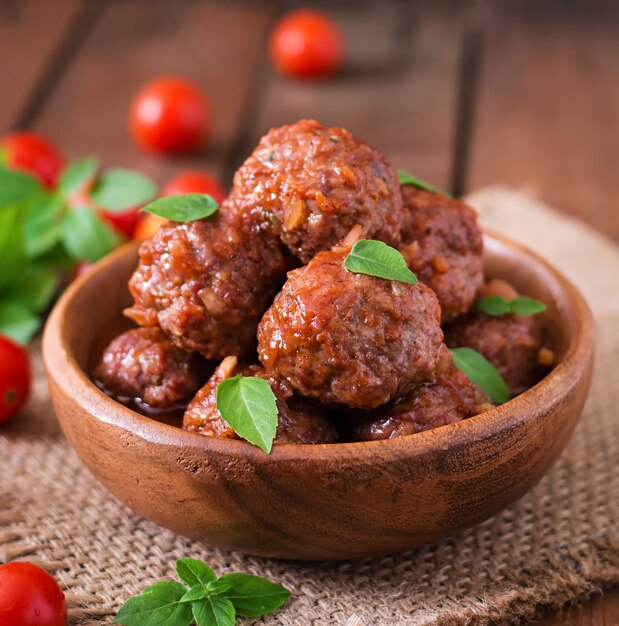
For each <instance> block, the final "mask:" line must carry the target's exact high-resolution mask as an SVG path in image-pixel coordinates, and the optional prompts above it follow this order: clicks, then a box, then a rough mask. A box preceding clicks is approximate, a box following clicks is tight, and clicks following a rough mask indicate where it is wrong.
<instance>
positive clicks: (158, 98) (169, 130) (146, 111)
mask: <svg viewBox="0 0 619 626" xmlns="http://www.w3.org/2000/svg"><path fill="white" fill-rule="evenodd" d="M129 128H130V130H131V134H132V135H133V138H134V139H135V141H136V142H137V143H138V145H140V146H142V147H143V148H145V149H147V150H151V151H154V152H191V151H193V150H195V149H197V148H199V147H200V146H201V145H202V144H203V143H204V141H205V140H206V138H207V135H208V133H209V130H210V112H209V105H208V102H207V99H206V96H205V95H204V94H203V93H202V91H201V90H200V89H199V88H198V87H197V86H196V85H194V84H193V83H191V82H189V81H188V80H185V79H183V78H178V77H173V76H170V77H162V78H157V79H155V80H153V81H151V82H150V83H147V84H146V85H145V86H144V87H142V89H141V90H140V91H139V92H138V94H137V96H136V97H135V99H134V101H133V104H132V105H131V111H130V113H129Z"/></svg>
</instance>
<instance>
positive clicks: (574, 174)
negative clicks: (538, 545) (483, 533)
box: [0, 0, 619, 626]
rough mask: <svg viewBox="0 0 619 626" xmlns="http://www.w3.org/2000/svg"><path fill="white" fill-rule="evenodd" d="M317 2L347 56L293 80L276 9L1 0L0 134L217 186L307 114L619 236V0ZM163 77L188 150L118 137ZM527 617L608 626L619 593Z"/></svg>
mask: <svg viewBox="0 0 619 626" xmlns="http://www.w3.org/2000/svg"><path fill="white" fill-rule="evenodd" d="M313 4H318V5H320V4H321V3H313ZM323 4H324V5H325V7H326V8H328V10H329V12H330V13H331V14H332V15H333V16H334V17H335V18H336V19H337V20H338V22H339V23H340V24H341V26H342V28H343V29H344V31H345V34H346V37H347V41H348V48H349V54H348V56H349V63H348V66H347V68H346V71H345V72H343V73H342V75H341V76H339V77H338V78H337V79H336V80H333V81H331V82H327V83H319V84H305V83H294V82H290V81H287V80H284V79H282V78H280V77H279V76H277V75H276V74H275V73H274V71H273V70H272V68H271V67H270V65H269V62H268V59H267V58H266V55H265V49H266V46H265V41H266V37H267V34H268V32H269V28H270V27H271V25H272V24H273V21H274V19H276V18H277V16H278V15H279V14H281V12H282V11H284V10H286V8H287V6H286V5H287V3H286V2H276V1H266V0H265V1H262V2H257V1H255V0H254V1H250V0H247V1H246V2H240V1H236V2H235V1H230V0H228V1H225V0H218V1H211V2H198V1H197V0H193V1H192V0H186V1H184V0H175V1H174V2H172V1H170V0H107V1H106V0H0V58H1V59H2V63H1V64H0V83H1V84H2V89H1V94H2V95H1V96H0V130H1V131H5V130H9V129H11V128H27V127H30V128H33V129H36V130H38V131H41V132H43V133H45V134H47V135H49V136H50V137H51V138H52V139H53V140H55V141H56V142H57V143H58V144H59V145H60V146H61V147H62V148H63V150H64V151H65V152H66V153H67V155H68V156H69V157H72V158H75V157H79V156H86V155H88V154H92V153H94V154H97V155H99V156H100V157H101V159H102V161H103V163H104V164H105V165H123V166H130V167H136V168H139V169H141V170H143V171H145V172H147V173H149V174H151V175H152V176H154V177H155V178H157V179H158V180H160V181H161V182H164V181H165V180H166V179H167V178H169V177H170V176H171V175H172V174H173V173H175V172H177V171H180V170H182V169H185V168H187V167H188V166H191V167H193V168H201V169H204V170H205V171H208V172H210V173H212V174H214V175H216V176H218V177H220V178H221V180H222V182H224V183H229V182H230V180H231V177H232V174H233V172H234V170H235V168H236V167H237V166H238V165H239V163H240V162H241V161H242V160H243V158H244V157H245V156H246V155H247V154H248V153H249V152H250V150H251V149H252V148H253V146H254V145H255V143H256V142H257V140H258V138H259V137H260V135H261V134H262V133H263V132H264V131H266V130H267V129H268V128H270V127H272V126H277V125H280V124H282V123H285V122H291V121H294V120H297V119H299V118H301V117H315V118H317V119H319V120H321V121H323V122H324V123H327V124H332V125H340V126H344V127H346V128H349V129H350V130H351V131H352V132H353V133H354V134H356V135H357V136H359V137H360V138H362V139H364V140H366V141H368V142H370V143H372V144H374V145H376V147H378V148H379V149H381V150H382V151H384V152H385V153H386V154H387V155H388V156H389V157H390V158H391V160H392V161H393V162H394V163H395V164H396V165H397V167H398V168H402V169H407V170H409V171H411V172H414V173H415V174H417V175H419V176H420V177H422V178H425V179H427V180H429V181H432V182H434V183H435V184H437V185H439V186H443V187H445V188H449V189H451V190H452V191H454V192H455V193H457V194H462V193H466V192H468V191H471V190H473V189H476V188H478V187H481V186H484V185H489V184H495V183H505V184H510V185H515V186H518V187H523V188H526V189H529V190H531V191H532V192H534V193H535V194H537V195H538V196H539V197H540V198H541V199H543V200H545V201H547V202H549V203H551V204H553V205H555V206H557V207H558V208H560V209H561V210H563V211H565V212H567V213H570V214H572V215H574V216H576V217H579V218H581V219H583V220H584V221H586V222H588V223H589V224H591V225H593V226H595V227H597V228H599V229H601V230H603V231H604V232H606V233H607V234H608V235H609V236H611V237H614V238H615V239H619V210H617V209H618V207H617V203H618V201H619V176H618V175H617V166H616V163H617V154H619V116H618V114H617V113H618V111H619V80H618V69H617V67H618V61H619V36H618V35H619V6H618V5H617V3H611V2H608V3H605V2H600V1H594V2H593V3H592V2H589V3H584V2H582V3H576V2H567V0H554V1H550V2H548V1H547V2H532V1H530V0H528V1H525V0H520V1H518V2H503V3H494V4H491V3H488V4H485V3H483V2H469V3H459V2H456V1H455V0H454V1H452V2H448V1H447V0H440V1H438V2H430V1H429V0H428V1H426V2H424V1H420V2H406V1H405V0H401V1H399V2H397V1H395V0H394V1H391V2H378V1H376V2H369V1H368V2H363V1H356V2H354V3H353V2H350V3H347V2H340V3H337V4H335V3H333V2H332V3H327V2H326V1H325V2H324V3H323ZM167 73H175V74H182V75H185V76H187V77H189V78H191V79H193V80H195V81H196V82H197V83H198V84H200V85H201V86H202V87H203V88H204V89H205V90H206V91H207V93H208V94H209V97H210V100H211V103H212V108H213V116H214V130H213V135H212V140H211V141H210V143H209V145H208V148H207V149H206V150H205V151H204V152H203V153H202V154H199V155H197V156H194V157H191V158H175V159H170V160H165V159H162V158H157V157H153V156H149V155H145V154H143V153H142V152H140V151H139V150H138V149H137V148H136V147H135V146H134V145H133V144H132V143H131V141H130V139H129V137H128V134H127V132H126V115H127V109H128V106H129V103H130V101H131V98H132V96H133V95H134V94H135V92H136V90H137V89H138V88H139V87H140V86H141V85H142V84H143V83H144V82H145V81H146V80H147V79H149V78H151V77H154V76H157V75H160V74H167ZM538 623H540V624H543V625H545V626H550V625H551V624H552V625H554V624H563V625H568V624H569V625H576V624H590V625H596V626H598V625H602V624H606V625H611V624H613V625H614V624H619V590H611V591H609V592H607V594H606V595H605V596H603V597H600V596H596V597H594V598H592V599H591V600H590V601H588V602H586V603H584V604H582V605H580V606H578V607H575V608H572V609H570V610H566V611H561V612H559V613H556V614H549V615H548V616H546V617H545V618H544V619H542V621H541V622H538Z"/></svg>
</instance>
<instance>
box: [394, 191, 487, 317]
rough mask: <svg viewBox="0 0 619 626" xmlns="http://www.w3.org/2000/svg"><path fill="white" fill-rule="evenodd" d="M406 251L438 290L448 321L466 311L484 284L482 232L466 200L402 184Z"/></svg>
mask: <svg viewBox="0 0 619 626" xmlns="http://www.w3.org/2000/svg"><path fill="white" fill-rule="evenodd" d="M402 198H403V201H404V207H405V218H404V227H403V229H402V245H401V246H400V251H401V252H402V254H403V256H404V258H405V259H406V262H407V263H408V266H409V267H410V268H411V270H412V271H413V272H415V274H417V277H418V278H419V280H421V281H422V282H424V283H425V284H426V285H428V287H431V288H432V290H433V291H434V292H435V293H436V295H437V297H438V301H439V303H440V305H441V311H442V320H443V322H445V321H449V320H452V319H454V318H455V317H457V316H458V315H461V314H462V313H466V311H468V310H469V308H470V307H471V304H472V303H473V300H474V298H475V293H476V292H477V290H478V289H479V288H480V287H481V286H482V284H483V272H482V248H483V243H482V234H481V230H480V228H479V226H478V225H477V217H476V215H475V212H474V211H473V209H471V208H470V207H468V206H467V205H466V204H465V203H464V202H462V201H461V200H456V199H454V198H448V197H447V196H445V195H443V194H440V193H433V192H430V191H424V190H423V189H418V188H417V187H411V186H402Z"/></svg>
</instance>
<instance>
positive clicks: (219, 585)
mask: <svg viewBox="0 0 619 626" xmlns="http://www.w3.org/2000/svg"><path fill="white" fill-rule="evenodd" d="M230 587H231V583H229V582H227V581H225V580H222V579H221V578H219V579H218V580H214V581H213V582H210V583H209V584H208V586H207V590H208V592H209V594H210V595H212V596H220V595H222V594H225V593H226V591H228V589H230Z"/></svg>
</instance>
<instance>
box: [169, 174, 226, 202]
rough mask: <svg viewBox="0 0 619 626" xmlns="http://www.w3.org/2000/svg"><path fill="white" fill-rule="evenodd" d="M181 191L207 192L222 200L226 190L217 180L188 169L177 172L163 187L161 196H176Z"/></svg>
mask: <svg viewBox="0 0 619 626" xmlns="http://www.w3.org/2000/svg"><path fill="white" fill-rule="evenodd" d="M183 193H208V194H209V195H210V196H212V197H213V198H214V199H215V200H217V202H222V201H223V199H224V198H225V196H226V192H225V191H224V189H223V187H222V186H221V185H220V183H219V181H217V180H216V179H214V178H212V177H211V176H209V175H208V174H203V173H202V172H196V171H188V172H181V173H180V174H177V175H176V176H175V177H174V178H172V180H170V181H169V182H168V184H167V185H166V186H165V187H164V188H163V192H162V194H161V195H162V196H176V195H180V194H183Z"/></svg>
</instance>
